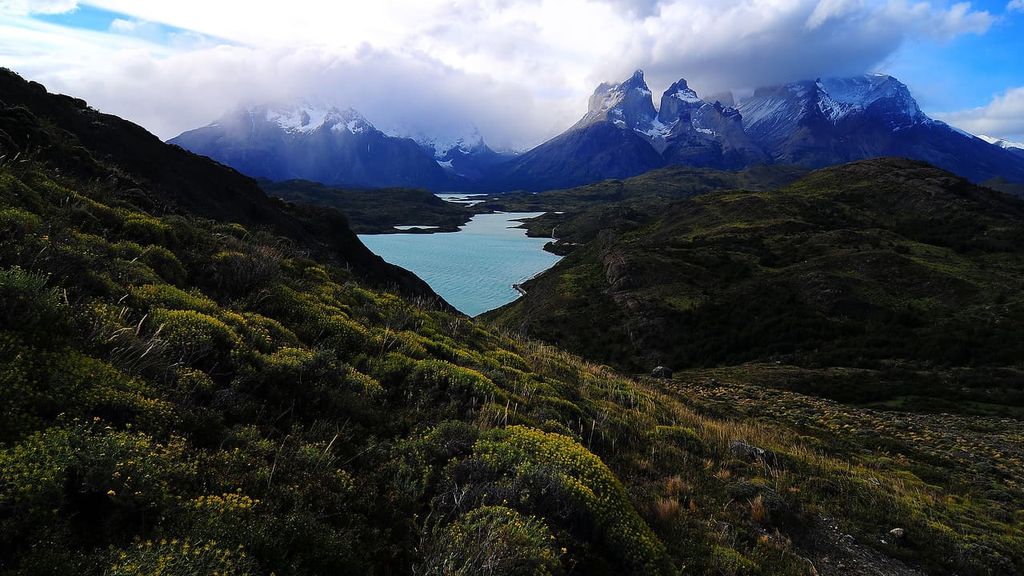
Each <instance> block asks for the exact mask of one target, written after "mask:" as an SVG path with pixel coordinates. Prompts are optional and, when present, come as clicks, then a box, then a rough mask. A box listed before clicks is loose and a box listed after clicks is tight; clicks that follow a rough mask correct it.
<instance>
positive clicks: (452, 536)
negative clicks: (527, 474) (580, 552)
mask: <svg viewBox="0 0 1024 576" xmlns="http://www.w3.org/2000/svg"><path fill="white" fill-rule="evenodd" d="M553 544H554V536H553V535H552V534H551V531H550V530H549V529H548V527H547V526H546V525H545V524H544V522H542V521H541V520H538V519H537V518H533V517H530V516H524V515H522V514H520V513H518V512H516V511H515V510H512V509H511V508H506V507H504V506H485V507H483V508H478V509H476V510H473V511H471V512H469V513H468V514H465V515H464V516H462V517H461V518H459V519H458V520H456V521H455V522H453V523H452V524H450V525H448V526H446V527H442V528H437V529H435V530H434V532H433V533H432V534H430V537H429V538H428V541H427V542H426V543H425V544H424V549H425V551H426V552H425V554H424V556H425V557H424V560H423V565H422V567H421V571H422V573H423V574H438V575H441V574H443V575H464V576H470V575H475V574H492V575H495V576H553V575H556V574H562V573H563V570H562V566H561V564H560V562H559V557H560V556H561V554H560V553H559V551H557V550H555V548H554V545H553Z"/></svg>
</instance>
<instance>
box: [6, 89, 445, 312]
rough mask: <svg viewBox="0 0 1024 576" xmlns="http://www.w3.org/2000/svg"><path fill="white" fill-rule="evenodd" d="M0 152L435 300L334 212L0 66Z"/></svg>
mask: <svg viewBox="0 0 1024 576" xmlns="http://www.w3.org/2000/svg"><path fill="white" fill-rule="evenodd" d="M0 146H2V148H3V153H4V154H5V155H6V157H7V159H8V160H11V159H13V158H14V157H16V156H17V157H19V158H22V159H26V158H31V159H40V160H45V161H47V162H49V163H51V164H52V165H54V166H58V167H60V168H62V169H63V170H64V171H66V172H68V173H69V174H73V175H75V176H77V177H80V178H83V179H100V180H105V181H109V182H110V183H111V184H112V185H113V186H114V187H116V188H118V189H120V190H122V192H123V194H124V195H125V196H126V197H128V198H132V199H133V200H135V201H137V202H139V203H140V204H141V206H143V207H145V208H146V209H147V210H151V211H154V212H156V213H173V212H176V211H184V212H188V213H192V214H196V215H199V216H203V217H206V218H213V219H217V220H223V221H230V222H237V223H239V224H243V225H245V226H251V227H258V228H266V229H269V230H273V231H274V232H275V233H277V234H281V235H282V236H286V237H288V238H290V239H292V240H294V241H295V242H297V243H298V244H300V245H301V246H302V247H304V248H307V249H311V250H315V251H317V252H320V253H321V254H323V255H325V256H327V257H329V258H339V259H340V260H341V261H342V262H344V263H345V264H346V265H348V266H351V267H352V268H353V269H354V270H355V271H356V272H357V273H358V274H359V275H360V276H361V277H363V278H365V279H366V280H369V281H370V282H373V283H374V284H377V285H380V286H397V287H400V288H401V289H402V290H403V291H405V292H407V293H409V294H421V295H424V296H429V297H436V296H434V294H433V291H432V290H431V289H430V288H429V287H428V286H427V285H426V284H425V283H423V282H422V281H421V280H420V279H419V278H417V277H415V276H413V275H412V274H410V273H408V272H406V271H405V270H402V269H401V268H397V267H395V266H392V265H390V264H387V263H385V262H384V261H383V260H381V259H380V258H379V257H377V256H376V255H374V254H373V253H371V252H370V251H369V250H367V249H366V247H365V246H363V245H362V243H361V242H359V240H358V239H357V238H356V237H355V235H354V234H353V233H352V231H351V230H350V229H349V227H348V224H347V222H346V221H345V218H344V217H343V216H342V215H340V214H339V213H337V212H335V211H333V210H325V209H320V208H314V207H311V206H307V207H291V208H287V207H285V206H284V204H283V203H282V202H280V201H278V200H274V199H271V198H269V197H267V196H266V195H265V194H264V193H263V192H262V191H261V190H260V189H259V187H258V186H257V185H256V182H255V181H253V180H252V179H250V178H248V177H246V176H243V175H241V174H239V173H238V172H235V171H234V170H232V169H231V168H228V167H226V166H223V165H221V164H218V163H216V162H214V161H212V160H209V159H208V158H205V157H202V156H197V155H195V154H192V153H191V152H187V151H185V150H182V149H181V148H178V147H176V146H168V145H166V144H164V143H163V142H161V141H160V139H159V138H157V137H156V136H154V135H152V134H150V133H149V132H146V131H145V130H144V129H143V128H141V127H140V126H137V125H135V124H132V123H131V122H127V121H125V120H122V119H121V118H118V117H116V116H111V115H109V114H103V113H100V112H97V111H96V110H94V109H92V108H90V107H89V106H88V105H87V104H86V103H85V101H83V100H80V99H77V98H72V97H70V96H63V95H58V94H49V93H47V92H46V88H45V87H43V86H42V85H41V84H38V83H36V82H26V81H25V80H23V79H22V78H21V77H20V76H18V75H17V74H15V73H14V72H11V71H10V70H7V69H0Z"/></svg>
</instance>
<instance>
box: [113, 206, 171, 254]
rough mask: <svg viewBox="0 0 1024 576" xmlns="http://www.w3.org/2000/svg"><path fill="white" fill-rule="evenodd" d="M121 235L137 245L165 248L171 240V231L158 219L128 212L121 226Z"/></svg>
mask: <svg viewBox="0 0 1024 576" xmlns="http://www.w3.org/2000/svg"><path fill="white" fill-rule="evenodd" d="M121 235H122V236H123V237H124V238H126V239H129V240H134V241H135V242H138V243H139V244H157V245H160V246H166V245H168V243H169V242H170V240H171V236H172V235H173V234H172V230H171V227H170V226H167V225H166V224H164V223H163V222H161V221H160V220H159V219H158V218H153V217H152V216H146V215H144V214H140V213H138V212H130V213H128V215H126V216H125V219H124V223H123V224H122V225H121Z"/></svg>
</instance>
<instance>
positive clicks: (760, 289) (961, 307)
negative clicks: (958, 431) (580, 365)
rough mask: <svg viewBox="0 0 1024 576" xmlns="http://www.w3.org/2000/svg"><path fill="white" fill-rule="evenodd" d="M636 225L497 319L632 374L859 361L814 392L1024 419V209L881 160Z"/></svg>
mask: <svg viewBox="0 0 1024 576" xmlns="http://www.w3.org/2000/svg"><path fill="white" fill-rule="evenodd" d="M601 210H602V213H614V209H613V207H606V208H602V209H601ZM578 218H579V219H580V220H583V221H586V220H587V218H588V215H587V214H586V213H584V214H583V215H582V216H580V217H578ZM630 220H631V222H632V224H630V225H628V226H625V227H622V228H616V227H615V226H614V225H609V226H605V227H604V228H603V229H602V230H601V232H600V233H598V234H596V235H595V237H594V239H593V240H591V241H589V242H586V243H584V244H583V245H582V246H580V247H578V248H577V249H576V250H573V251H572V253H571V254H570V255H569V256H568V257H567V258H565V259H564V260H562V261H561V262H559V264H558V265H556V266H555V267H554V268H553V269H552V270H550V271H548V272H547V273H545V274H544V275H542V276H541V277H540V278H538V279H536V280H534V281H533V282H531V283H529V284H527V287H526V288H527V291H528V293H529V294H528V296H527V297H526V298H523V299H521V300H519V301H517V302H515V303H513V304H510V305H508V306H507V307H505V308H503V309H501V310H499V311H497V312H496V313H493V314H492V317H493V318H495V319H497V320H498V321H499V322H501V323H502V324H504V325H505V326H507V327H510V328H514V329H523V330H526V332H527V333H528V334H530V335H532V336H535V337H539V338H541V339H544V340H548V341H551V342H556V343H559V344H563V345H565V346H567V347H568V348H569V349H570V350H573V351H575V352H577V353H580V354H583V355H585V356H588V357H590V358H593V359H596V360H599V361H603V362H608V363H612V364H615V365H618V366H620V367H624V368H629V369H634V370H637V369H647V370H649V369H650V367H652V366H654V365H657V364H666V365H668V366H671V367H675V368H684V367H707V366H721V365H737V364H741V363H745V362H774V363H782V364H793V365H799V366H805V367H823V366H844V367H855V368H860V369H863V370H862V371H861V372H859V373H858V376H857V377H855V378H851V379H850V380H849V382H847V383H846V384H843V385H838V384H837V385H836V386H835V387H834V389H832V390H830V389H829V386H828V385H822V384H820V383H818V384H810V383H808V384H806V385H805V386H803V387H802V388H800V389H801V390H804V391H815V392H818V393H823V394H825V395H827V396H831V397H835V398H839V399H843V400H854V401H865V402H867V401H887V400H894V401H898V400H899V398H903V397H906V396H908V395H909V396H921V397H926V398H930V400H931V401H932V402H933V403H935V404H939V405H942V402H941V401H940V400H941V399H942V398H946V399H947V400H949V401H951V402H952V403H953V405H954V406H955V405H956V404H958V403H960V402H961V401H965V400H970V401H972V402H980V403H989V404H992V406H991V408H992V409H993V410H995V411H996V412H1000V413H1003V412H1006V413H1013V414H1018V415H1019V414H1021V410H1020V408H1021V407H1022V406H1024V394H1022V393H1024V384H1022V381H1024V378H1022V374H1021V371H1020V370H1021V368H1022V367H1021V364H1020V362H1021V359H1022V358H1024V335H1022V333H1021V332H1020V331H1019V330H1018V329H1017V326H1019V325H1020V324H1021V322H1022V321H1024V299H1022V297H1021V295H1020V290H1019V287H1020V286H1021V285H1022V282H1024V248H1022V246H1024V202H1021V201H1020V200H1018V199H1015V198H1012V197H1009V196H1006V195H1003V194H1000V193H998V192H994V191H991V190H988V189H985V188H980V187H977V186H974V185H971V184H970V183H968V182H966V181H964V180H962V179H959V178H956V177H954V176H952V175H950V174H948V173H945V172H942V171H940V170H937V169H934V168H931V167H928V166H926V165H923V164H917V163H912V162H909V161H901V160H874V161H864V162H858V163H854V164H849V165H845V166H840V167H837V168H831V169H826V170H822V171H819V172H816V173H814V174H812V175H810V176H808V177H806V178H804V179H802V180H800V181H799V182H797V183H794V184H792V185H790V186H787V187H784V188H781V189H778V190H774V191H765V192H746V191H743V192H719V193H711V194H706V195H702V196H697V197H694V198H692V199H688V200H684V201H680V202H675V203H666V204H664V205H663V206H662V207H661V208H660V209H659V210H657V211H656V212H641V214H640V216H636V215H634V216H632V217H631V219H630ZM967 369H969V370H967ZM851 387H852V388H854V389H851ZM921 400H922V402H923V401H924V399H923V398H922V399H921ZM968 407H970V406H964V408H968ZM975 407H977V406H975ZM945 408H946V409H948V408H950V406H949V405H947V406H945Z"/></svg>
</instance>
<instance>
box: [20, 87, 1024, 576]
mask: <svg viewBox="0 0 1024 576" xmlns="http://www.w3.org/2000/svg"><path fill="white" fill-rule="evenodd" d="M723 98H724V96H723ZM908 98H910V96H909V91H908V90H907V88H906V86H904V85H902V84H900V83H899V82H898V81H896V80H895V79H894V78H892V77H889V76H884V77H883V76H881V75H865V76H859V77H855V78H852V79H846V80H842V79H839V80H837V79H825V80H818V81H815V82H804V83H793V84H787V85H782V86H777V87H774V88H770V89H761V90H758V91H756V92H755V93H754V96H753V97H752V99H751V100H748V101H746V103H744V102H743V101H741V102H739V103H736V102H732V103H730V102H724V103H723V101H722V99H715V101H714V102H708V101H705V100H703V99H701V98H700V97H698V96H697V94H696V92H695V91H693V90H692V89H691V88H690V87H689V85H688V84H687V83H686V82H685V81H684V80H680V81H677V82H675V83H673V84H672V86H671V87H670V89H669V90H668V91H666V94H665V96H664V97H663V98H662V103H661V106H660V107H659V108H658V109H655V108H654V105H653V100H652V95H651V93H650V90H649V89H648V88H647V86H646V83H645V80H644V76H643V74H642V73H640V72H638V73H636V74H634V75H633V76H632V77H630V78H629V79H628V80H626V81H624V82H621V83H617V84H615V83H606V84H602V85H601V86H600V87H599V88H598V89H597V91H595V93H594V96H593V97H592V98H591V101H590V106H589V111H588V113H587V115H586V116H584V118H582V119H581V120H580V122H579V123H578V124H577V125H575V126H574V127H573V128H571V129H570V130H569V131H567V132H566V133H564V134H562V135H560V136H557V137H555V138H554V139H552V140H550V141H548V142H546V143H544V144H541V145H540V146H538V147H536V148H534V149H532V150H530V151H527V152H524V153H521V154H505V153H498V152H495V151H494V150H492V149H490V147H488V146H487V145H486V144H485V143H484V142H483V139H482V138H481V137H479V134H478V133H476V132H475V129H473V130H470V131H463V132H466V134H464V135H462V136H460V137H458V138H440V137H435V138H432V139H431V138H429V137H421V138H419V140H417V139H414V138H413V137H407V136H402V135H400V134H398V133H392V132H390V131H389V132H385V131H383V130H379V129H377V128H376V127H375V126H374V125H373V124H371V123H370V122H369V121H368V120H367V119H366V118H364V117H363V116H362V115H361V114H359V113H358V112H356V111H354V110H351V109H346V110H342V109H340V108H338V107H329V106H318V105H317V106H314V105H303V106H298V107H295V106H292V107H289V106H262V107H261V106H256V107H248V108H239V109H237V110H235V111H234V112H231V113H229V114H228V115H226V116H225V117H224V118H222V119H221V120H220V121H218V122H215V123H213V124H211V125H209V126H207V127H205V128H201V129H199V130H196V131H192V132H187V133H185V134H183V135H182V136H181V137H179V138H176V139H173V140H172V141H171V143H164V142H161V140H160V139H158V138H157V137H156V136H153V135H152V134H150V133H149V132H147V131H146V130H144V129H143V128H142V127H140V126H137V125H135V124H132V123H130V122H128V121H126V120H122V119H121V118H118V117H116V116H112V115H108V114H103V113H101V112H99V111H97V110H95V109H94V108H92V107H90V106H89V105H88V104H87V103H86V102H85V101H83V100H80V99H77V98H74V97H70V96H63V95H58V94H53V93H50V92H48V91H47V90H46V88H45V87H44V86H42V85H41V84H38V83H35V82H30V81H26V80H24V79H23V78H21V77H20V76H18V75H17V74H16V73H14V72H12V71H9V70H6V69H0V575H2V576H7V575H11V576H15V575H17V576H22V575H24V576H28V575H33V574H90V575H96V576H100V575H102V576H108V575H117V576H122V575H123V576H129V575H131V576H137V575H143V574H160V575H164V576H185V575H191V574H202V575H210V576H212V575H214V574H220V575H231V576H255V575H257V574H288V575H296V576H300V575H314V574H331V573H339V574H345V573H366V574H418V575H446V576H448V575H464V576H469V575H475V574H493V575H508V576H511V575H536V576H569V575H573V574H588V575H589V574H594V575H597V576H611V575H613V574H642V575H665V576H670V575H679V574H711V575H724V576H747V575H783V576H811V575H840V574H866V575H877V576H892V575H895V576H903V575H906V576H916V575H919V574H937V575H943V576H946V575H948V576H955V575H968V574H971V575H972V574H988V575H994V576H1013V575H1016V574H1021V573H1022V572H1024V552H1022V551H1024V510H1021V502H1024V483H1022V480H1021V479H1022V478H1024V448H1022V447H1024V424H1022V422H1024V365H1022V359H1024V336H1022V333H1021V331H1020V329H1019V327H1020V326H1021V325H1022V323H1024V299H1022V296H1021V293H1020V287H1021V286H1022V285H1024V200H1021V199H1020V198H1019V197H1017V196H1015V195H1014V194H1015V193H1016V192H1017V191H1018V188H1019V182H1020V181H1021V180H1022V179H1021V178H1017V176H1018V175H1019V173H1018V172H1017V171H1018V170H1019V169H1021V166H1022V165H1021V164H1017V163H1015V162H1016V160H1011V159H1012V158H1016V157H1017V156H1016V153H1015V152H1012V151H1007V149H1004V147H1002V146H1001V145H998V144H994V143H990V142H988V141H985V140H982V139H979V138H974V137H972V136H970V135H967V134H966V133H960V132H958V131H955V130H953V129H951V128H948V127H944V126H945V125H944V124H942V123H939V122H936V121H933V120H931V119H930V118H928V117H926V116H924V114H923V113H922V112H921V111H920V110H919V109H918V108H917V105H916V102H914V101H913V99H909V100H908ZM734 105H735V106H734ZM743 118H746V119H747V121H748V122H749V125H747V126H746V127H744V125H743V123H742V122H743ZM893 123H894V124H893ZM883 125H886V126H891V125H896V126H898V127H899V128H900V129H899V130H895V131H892V130H890V131H889V132H888V133H883V132H882V131H881V128H880V127H881V126H883ZM794 126H795V127H796V128H794ZM239 135H241V136H239ZM420 136H423V135H420ZM975 140H977V142H975ZM837 142H839V143H842V142H846V143H850V142H852V143H853V144H852V145H851V148H842V147H841V146H839V145H838V144H837ZM769 143H770V146H769V145H768V144H769ZM866 143H870V144H872V145H875V144H878V147H876V148H871V149H870V150H867V149H866V148H865V146H866ZM990 148H991V149H992V150H998V151H997V152H993V151H992V150H990ZM190 150H191V151H190ZM851 150H859V151H860V152H863V154H860V152H858V153H857V154H854V153H852V152H851ZM903 152H907V154H905V155H908V156H912V157H914V158H917V159H907V158H897V157H888V156H886V155H887V154H901V153H903ZM911 152H912V153H911ZM858 154H859V156H858ZM860 156H867V157H868V158H861V157H860ZM877 156H885V157H877ZM951 158H954V159H956V160H958V161H961V162H960V163H959V164H958V165H956V166H950V165H948V163H949V162H950V159H951ZM851 160H852V161H851ZM925 160H931V161H934V162H935V164H937V165H938V166H934V165H932V164H929V163H926V162H925ZM953 168H956V170H953ZM950 170H953V171H950ZM955 172H959V175H958V174H957V173H955ZM254 177H256V178H260V179H259V180H254V179H253V178H254ZM492 178H493V179H492ZM978 181H985V182H988V183H989V184H990V185H991V186H992V187H987V186H984V185H979V184H978V183H977V182H978ZM485 184H486V185H485ZM442 190H443V191H458V192H476V193H483V194H484V195H483V196H481V197H479V201H477V200H475V199H474V200H473V201H472V202H463V203H459V202H451V201H447V200H445V198H443V197H440V196H438V195H437V194H435V192H436V191H442ZM999 190H1004V191H1005V192H1001V191H999ZM520 220H524V221H523V222H520ZM520 224H522V226H521V227H520ZM410 227H412V228H413V229H411V230H408V229H407V228H410ZM513 284H516V285H518V288H513ZM655 367H660V369H657V370H655V369H654V368H655Z"/></svg>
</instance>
